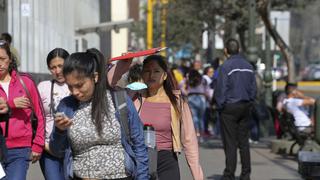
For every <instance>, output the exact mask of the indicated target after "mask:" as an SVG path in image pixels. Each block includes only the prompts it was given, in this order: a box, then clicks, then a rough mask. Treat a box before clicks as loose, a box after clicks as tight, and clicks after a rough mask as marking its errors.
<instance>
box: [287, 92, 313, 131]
mask: <svg viewBox="0 0 320 180" xmlns="http://www.w3.org/2000/svg"><path fill="white" fill-rule="evenodd" d="M302 103H303V99H298V98H286V99H284V100H283V104H284V107H285V109H286V110H287V112H289V113H291V114H292V115H293V117H294V124H295V125H296V126H297V127H298V129H299V130H300V131H301V130H304V129H305V128H306V127H307V126H310V125H311V120H310V118H309V117H308V112H307V111H306V109H305V108H304V107H303V106H302Z"/></svg>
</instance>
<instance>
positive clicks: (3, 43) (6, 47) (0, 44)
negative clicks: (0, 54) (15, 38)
mask: <svg viewBox="0 0 320 180" xmlns="http://www.w3.org/2000/svg"><path fill="white" fill-rule="evenodd" d="M0 48H1V49H4V50H5V51H6V53H7V55H8V57H9V59H10V60H11V63H10V64H9V68H8V72H9V73H10V74H11V72H12V71H13V70H15V71H17V70H18V66H17V63H16V58H15V56H14V55H13V54H12V53H11V51H10V45H9V43H8V42H7V41H5V40H0Z"/></svg>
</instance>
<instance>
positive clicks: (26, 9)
mask: <svg viewBox="0 0 320 180" xmlns="http://www.w3.org/2000/svg"><path fill="white" fill-rule="evenodd" d="M21 16H23V17H29V16H31V6H30V4H29V3H22V4H21Z"/></svg>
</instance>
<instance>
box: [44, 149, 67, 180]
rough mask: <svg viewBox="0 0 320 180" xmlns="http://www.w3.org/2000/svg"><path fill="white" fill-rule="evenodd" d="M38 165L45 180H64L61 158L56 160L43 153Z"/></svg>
mask: <svg viewBox="0 0 320 180" xmlns="http://www.w3.org/2000/svg"><path fill="white" fill-rule="evenodd" d="M39 163H40V167H41V171H42V174H43V176H44V177H45V179H46V180H64V174H63V158H57V157H54V156H52V155H51V154H49V153H47V152H43V154H42V156H41V159H40V161H39Z"/></svg>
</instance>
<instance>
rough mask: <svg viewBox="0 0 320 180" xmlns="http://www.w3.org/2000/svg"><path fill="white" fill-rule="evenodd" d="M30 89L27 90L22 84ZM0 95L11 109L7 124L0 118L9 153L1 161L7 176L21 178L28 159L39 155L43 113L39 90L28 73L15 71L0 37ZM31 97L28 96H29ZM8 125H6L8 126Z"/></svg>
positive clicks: (41, 143) (33, 158)
mask: <svg viewBox="0 0 320 180" xmlns="http://www.w3.org/2000/svg"><path fill="white" fill-rule="evenodd" d="M22 83H23V84H24V85H25V86H26V89H27V90H28V91H29V93H30V97H29V96H28V93H27V92H26V90H25V88H24V87H23V84H22ZM0 97H2V98H4V99H5V100H6V101H7V103H8V105H9V107H10V109H11V116H10V119H9V122H8V124H6V123H5V122H1V123H0V124H1V128H2V130H3V132H4V134H6V133H7V137H6V145H7V148H8V153H7V157H6V161H5V162H4V163H2V165H3V167H4V170H5V173H6V179H9V180H24V179H26V175H27V170H28V168H29V162H30V160H31V161H32V162H33V163H34V162H36V161H37V160H39V159H40V156H41V153H42V150H43V147H44V115H43V108H42V103H41V100H40V96H39V92H38V90H37V87H36V85H35V83H34V82H33V80H32V79H31V78H30V76H28V75H27V74H22V73H20V74H19V73H18V72H17V66H16V64H15V60H14V58H13V56H12V54H11V52H10V48H9V45H8V44H7V43H6V42H5V41H1V40H0ZM29 98H30V99H29ZM32 106H33V109H34V114H35V116H36V117H37V118H38V125H37V129H36V132H35V137H34V138H32V136H33V130H32V125H31V120H30V118H31V115H32ZM7 125H8V126H7Z"/></svg>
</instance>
